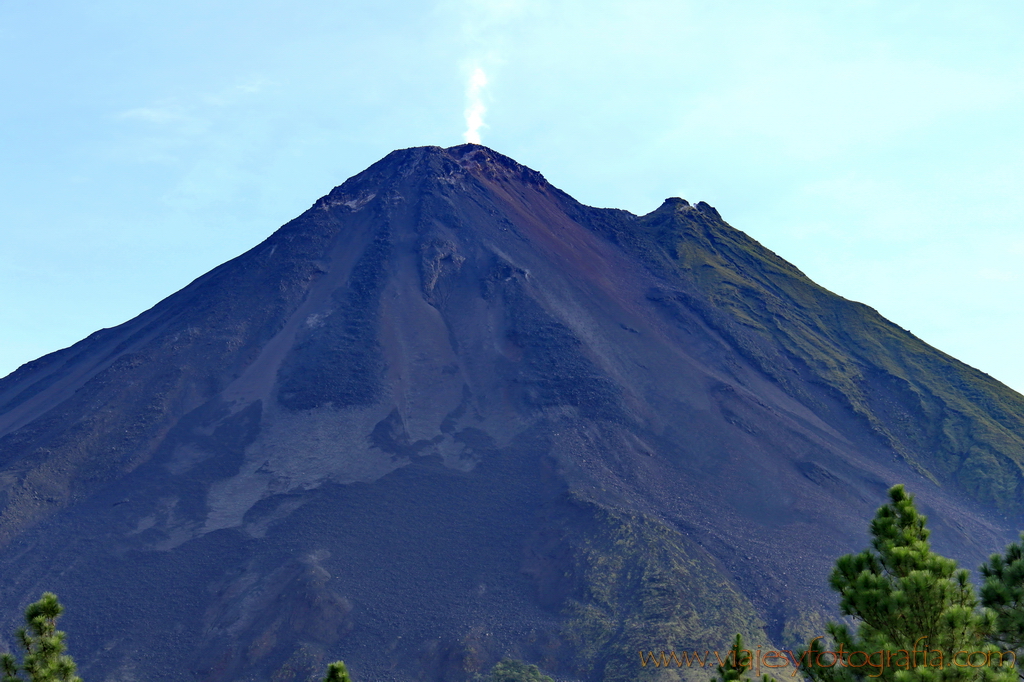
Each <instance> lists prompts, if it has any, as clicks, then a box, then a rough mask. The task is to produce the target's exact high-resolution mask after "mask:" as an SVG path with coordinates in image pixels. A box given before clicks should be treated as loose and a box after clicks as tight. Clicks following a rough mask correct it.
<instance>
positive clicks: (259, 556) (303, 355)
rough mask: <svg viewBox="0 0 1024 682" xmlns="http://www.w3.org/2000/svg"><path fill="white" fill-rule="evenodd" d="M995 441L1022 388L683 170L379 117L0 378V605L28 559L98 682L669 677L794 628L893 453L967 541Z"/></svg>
mask: <svg viewBox="0 0 1024 682" xmlns="http://www.w3.org/2000/svg"><path fill="white" fill-rule="evenodd" d="M1022 467H1024V398H1022V397H1021V396H1020V395H1019V394H1017V393H1015V392H1013V391H1011V390H1010V389H1008V388H1007V387H1005V386H1003V385H1002V384H1000V383H999V382H997V381H996V380H994V379H992V378H991V377H989V376H988V375H986V374H984V373H982V372H979V371H977V370H974V369H972V368H970V367H968V366H966V365H964V364H963V363H960V362H958V361H957V360H955V359H954V358H951V357H949V356H948V355H945V354H943V353H941V352H940V351H938V350H936V349H934V348H932V347H930V346H928V345H927V344H925V343H924V342H922V341H921V340H919V339H917V338H916V337H914V336H913V335H912V334H910V333H909V332H908V331H906V330H904V329H902V328H900V327H899V326H897V325H895V324H893V323H891V322H889V321H887V320H885V319H884V318H882V317H881V316H880V315H878V313H877V312H875V311H874V310H873V309H871V308H869V307H867V306H865V305H862V304H860V303H855V302H852V301H848V300H846V299H843V298H841V297H839V296H837V295H835V294H832V293H830V292H829V291H827V290H825V289H823V288H821V287H819V286H817V285H816V284H814V283H813V282H811V281H810V280H809V279H808V278H807V277H806V276H804V275H803V274H802V273H801V272H800V271H799V270H798V269H797V268H796V267H794V266H793V265H791V264H790V263H787V262H786V261H784V260H783V259H781V258H779V257H778V256H776V255H775V254H774V253H772V252H771V251H769V250H768V249H766V248H764V247H763V246H761V245H760V244H758V243H757V242H756V241H754V240H753V239H751V238H750V237H748V236H747V235H745V234H744V233H742V232H740V231H738V230H736V229H734V228H732V227H730V226H729V225H728V224H726V223H725V222H724V221H723V220H722V218H721V216H720V215H719V214H718V212H717V211H716V210H715V209H714V208H712V207H711V206H709V205H708V204H706V203H703V202H701V203H698V204H696V205H695V206H694V205H690V204H689V203H688V202H687V201H685V200H683V199H679V198H671V199H667V200H666V201H665V202H664V204H663V205H662V206H660V207H659V208H657V209H656V210H655V211H653V212H652V213H650V214H648V215H645V216H636V215H633V214H631V213H629V212H626V211H621V210H613V209H599V208H592V207H588V206H584V205H582V204H580V203H578V202H576V201H575V200H573V199H572V198H571V197H569V196H568V195H566V194H565V193H564V192H561V191H560V190H558V189H556V188H554V187H553V186H551V185H550V184H549V183H548V182H547V181H546V180H545V179H544V178H543V176H541V175H540V174H539V173H537V172H535V171H533V170H530V169H528V168H526V167H524V166H521V165H520V164H518V163H516V162H515V161H513V160H511V159H509V158H507V157H505V156H502V155H500V154H498V153H496V152H494V151H492V150H490V149H488V148H486V147H482V146H480V145H473V144H467V145H460V146H456V147H451V148H448V149H443V148H440V147H420V148H413V149H406V150H400V151H396V152H393V153H392V154H390V155H388V156H387V157H386V158H384V159H383V160H381V161H379V162H378V163H376V164H374V165H373V166H371V167H370V168H368V169H367V170H366V171H364V172H362V173H360V174H358V175H356V176H355V177H353V178H351V179H349V180H348V181H346V182H345V183H344V184H343V185H341V186H339V187H337V188H335V189H334V190H333V191H331V192H330V193H329V194H328V195H327V196H325V197H323V198H322V199H320V200H318V201H317V202H316V203H315V204H314V205H313V206H312V207H311V208H310V209H309V210H308V211H306V212H305V213H303V214H302V215H301V216H299V217H298V218H296V219H295V220H293V221H291V222H289V223H288V224H286V225H284V226H283V227H281V228H280V229H279V230H278V231H276V232H275V233H274V234H273V235H272V236H271V237H269V238H268V239H267V240H266V241H264V242H263V243H261V244H260V245H258V246H256V247H255V248H253V249H252V250H250V251H248V252H246V253H245V254H243V255H241V256H239V257H238V258H235V259H233V260H231V261H229V262H227V263H225V264H224V265H221V266H220V267H218V268H216V269H214V270H212V271H211V272H209V273H207V274H206V275H203V276H202V277H200V278H199V279H197V280H196V281H194V282H193V283H192V284H190V285H189V286H187V287H185V288H184V289H182V290H181V291H179V292H177V293H175V294H174V295H172V296H170V297H168V298H167V299H165V300H163V301H161V302H160V303H158V304H157V305H156V306H154V307H153V308H151V309H150V310H148V311H146V312H144V313H142V314H141V315H139V316H138V317H136V318H135V319H133V320H131V321H129V322H126V323H124V324H122V325H120V326H118V327H115V328H112V329H103V330H100V331H98V332H96V333H94V334H92V335H91V336H89V337H88V338H86V339H84V340H83V341H81V342H79V343H77V344H75V345H74V346H72V347H70V348H67V349H65V350H61V351H58V352H56V353H52V354H50V355H47V356H45V357H42V358H40V359H38V360H36V361H34V362H30V363H28V364H26V365H24V366H22V367H21V368H19V369H18V370H17V371H15V372H14V373H13V374H11V375H9V376H7V377H6V378H4V379H2V380H0V603H2V604H3V605H4V607H5V608H4V609H3V613H2V614H0V616H2V618H3V619H4V620H3V621H2V622H0V626H2V630H0V635H2V636H3V637H5V638H9V637H10V633H13V630H14V628H15V626H16V625H17V623H18V620H19V619H20V610H21V609H22V608H23V607H24V606H25V605H26V604H27V603H29V602H31V601H34V600H35V599H37V598H38V596H39V594H40V593H41V592H43V591H44V590H52V591H54V592H56V593H57V594H58V595H59V596H60V598H61V601H62V603H64V605H65V607H66V615H65V617H64V618H63V620H62V627H63V629H65V630H66V631H67V632H68V642H69V653H71V654H72V655H73V656H74V658H75V659H76V661H77V662H78V664H79V669H80V673H81V674H82V676H83V678H84V679H87V680H90V681H96V682H101V681H110V682H114V681H121V680H135V679H147V680H198V681H201V682H222V681H224V682H226V681H228V680H249V679H252V680H272V681H274V682H288V681H291V680H296V681H302V680H307V679H311V678H314V677H315V678H317V679H319V677H322V675H323V671H324V669H325V667H326V663H327V662H329V661H333V660H336V659H339V658H341V659H344V660H345V661H346V662H347V663H348V664H349V668H350V670H352V672H353V676H354V678H355V679H357V680H403V681H405V680H410V681H411V680H445V681H449V680H451V681H463V680H469V679H472V677H473V676H474V675H475V674H477V673H479V672H483V671H486V670H487V669H489V667H490V666H492V665H493V664H494V663H495V662H497V661H498V660H500V659H501V658H504V657H507V656H511V657H513V658H517V659H521V660H525V661H528V662H531V663H537V664H539V665H540V666H541V668H543V669H544V670H545V671H546V672H548V673H549V674H552V675H554V676H556V677H558V678H559V679H561V680H587V681H598V680H645V679H650V680H659V679H664V680H670V679H672V680H674V679H678V677H676V675H677V674H678V671H675V670H672V671H667V670H664V669H658V670H655V669H652V668H650V667H647V668H642V667H641V666H640V661H639V658H638V651H639V650H663V649H664V650H684V649H689V650H700V651H704V650H707V649H710V650H714V649H722V650H724V649H725V648H727V643H728V642H729V641H730V640H731V638H732V637H733V635H734V634H735V633H736V632H742V633H743V634H744V636H745V637H747V639H748V640H749V641H751V642H754V643H755V644H757V643H764V644H768V643H773V644H776V645H786V644H794V643H797V642H800V641H805V640H806V639H807V638H809V637H812V636H815V635H819V634H824V632H823V627H824V620H823V619H824V617H825V615H826V614H828V613H829V612H830V610H831V609H833V608H834V605H835V603H836V600H835V599H834V598H833V596H832V595H831V594H829V592H828V588H827V575H828V573H829V571H830V569H831V566H832V564H833V562H834V561H835V558H836V557H837V556H839V555H840V554H843V553H847V552H850V551H855V550H859V549H861V548H863V547H864V546H865V545H866V543H867V540H868V535H867V521H868V519H869V518H870V517H871V515H872V513H873V511H874V509H875V508H876V507H877V506H878V505H879V504H881V503H883V502H884V494H885V491H886V489H887V488H888V487H889V486H891V485H893V484H895V483H905V484H906V485H907V488H908V489H909V490H910V491H912V492H916V493H918V495H919V500H920V502H921V506H922V507H923V508H924V509H925V510H926V511H927V512H928V514H929V515H930V526H931V527H932V528H933V529H934V530H935V534H934V536H933V540H934V542H935V545H936V547H937V549H938V550H939V551H943V552H944V553H947V554H950V555H952V556H955V557H957V558H959V559H960V560H962V561H964V562H966V564H965V565H966V566H967V567H969V568H974V567H975V566H976V565H977V564H978V563H979V562H980V560H981V558H982V557H984V556H987V555H988V554H989V553H990V552H992V551H995V550H998V549H1000V548H1001V547H1002V546H1003V544H1004V543H1005V541H1006V540H1007V539H1009V537H1010V532H1011V531H1012V530H1014V528H1013V526H1014V525H1015V524H1019V522H1020V518H1021V511H1022V503H1024V495H1022V484H1024V477H1022V472H1024V469H1022ZM5 641H6V642H7V644H8V646H13V640H12V639H6V640H5ZM684 673H685V674H687V675H688V674H689V673H690V671H684Z"/></svg>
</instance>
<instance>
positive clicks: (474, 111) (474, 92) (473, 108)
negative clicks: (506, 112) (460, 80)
mask: <svg viewBox="0 0 1024 682" xmlns="http://www.w3.org/2000/svg"><path fill="white" fill-rule="evenodd" d="M485 87H487V74H486V73H484V70H483V69H482V68H480V67H479V66H478V67H476V68H475V69H474V70H473V73H472V74H471V75H470V77H469V83H468V84H467V86H466V132H464V133H463V134H462V137H463V138H464V139H465V140H466V142H472V143H474V144H480V129H481V128H483V127H484V126H486V124H485V123H484V114H485V113H487V107H486V106H484V101H483V90H484V88H485Z"/></svg>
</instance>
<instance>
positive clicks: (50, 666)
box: [0, 592, 82, 682]
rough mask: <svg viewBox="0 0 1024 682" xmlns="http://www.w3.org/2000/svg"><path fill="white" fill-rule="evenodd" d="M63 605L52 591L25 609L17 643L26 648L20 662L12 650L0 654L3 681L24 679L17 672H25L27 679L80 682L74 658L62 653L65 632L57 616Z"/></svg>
mask: <svg viewBox="0 0 1024 682" xmlns="http://www.w3.org/2000/svg"><path fill="white" fill-rule="evenodd" d="M63 612H64V607H63V606H61V605H60V602H58V601H57V595H55V594H54V593H53V592H44V593H43V596H42V598H41V599H40V600H39V601H37V602H36V603H35V604H31V605H29V607H28V608H27V609H25V623H26V627H23V628H18V632H17V639H18V644H20V645H21V648H22V649H23V650H24V652H25V656H24V659H23V660H22V662H21V665H18V662H17V661H16V660H15V658H14V656H12V655H11V654H3V655H2V656H0V670H2V672H3V679H2V682H24V680H23V679H22V678H21V677H19V672H24V673H25V674H26V675H28V682H82V679H81V678H80V677H78V676H76V675H75V670H76V666H75V662H74V661H72V660H71V657H70V656H65V655H64V650H65V648H66V645H65V644H64V637H65V634H64V633H63V632H61V631H59V630H58V629H57V618H58V617H60V614H61V613H63Z"/></svg>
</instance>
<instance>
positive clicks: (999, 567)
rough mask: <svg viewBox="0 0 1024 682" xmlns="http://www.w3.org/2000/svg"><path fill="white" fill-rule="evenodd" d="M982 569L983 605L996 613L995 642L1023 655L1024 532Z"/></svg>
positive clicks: (993, 634) (993, 636) (993, 635)
mask: <svg viewBox="0 0 1024 682" xmlns="http://www.w3.org/2000/svg"><path fill="white" fill-rule="evenodd" d="M1020 539H1021V541H1020V542H1014V543H1012V544H1010V546H1009V547H1007V548H1006V552H1005V553H1004V554H993V555H992V557H991V558H990V559H989V560H988V562H987V563H985V564H983V565H982V567H981V574H982V576H983V577H984V578H985V583H984V584H983V585H982V586H981V603H982V604H983V605H984V606H986V607H987V608H990V609H992V610H993V611H995V614H996V625H995V628H994V630H993V632H992V635H991V639H992V641H993V643H995V644H997V645H999V646H1003V647H1006V648H1007V649H1012V650H1015V651H1018V652H1022V653H1024V533H1021V536H1020Z"/></svg>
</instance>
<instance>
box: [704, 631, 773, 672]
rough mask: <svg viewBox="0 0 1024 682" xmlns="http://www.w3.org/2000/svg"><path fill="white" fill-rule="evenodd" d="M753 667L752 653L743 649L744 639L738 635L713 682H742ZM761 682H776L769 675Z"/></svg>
mask: <svg viewBox="0 0 1024 682" xmlns="http://www.w3.org/2000/svg"><path fill="white" fill-rule="evenodd" d="M752 665H753V661H752V660H751V653H750V652H749V651H747V650H746V649H744V648H743V637H742V636H740V635H738V634H737V635H736V639H735V640H733V643H732V649H730V650H729V653H728V654H727V655H726V657H725V660H724V661H723V662H722V665H720V666H718V677H716V678H712V679H711V682H742V681H743V680H744V677H743V675H744V673H746V672H748V671H749V670H750V667H751V666H752ZM761 682H774V681H773V680H772V678H771V677H769V676H768V675H762V676H761Z"/></svg>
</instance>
